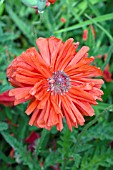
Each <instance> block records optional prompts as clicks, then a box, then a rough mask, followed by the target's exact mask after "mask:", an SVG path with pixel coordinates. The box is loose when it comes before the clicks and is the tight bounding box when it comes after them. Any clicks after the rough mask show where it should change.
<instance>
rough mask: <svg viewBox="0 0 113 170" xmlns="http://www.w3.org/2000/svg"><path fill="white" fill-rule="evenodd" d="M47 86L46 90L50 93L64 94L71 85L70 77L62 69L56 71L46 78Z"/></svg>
mask: <svg viewBox="0 0 113 170" xmlns="http://www.w3.org/2000/svg"><path fill="white" fill-rule="evenodd" d="M48 83H49V88H48V90H47V91H50V92H51V93H52V94H55V95H56V94H61V95H63V94H65V93H66V92H68V91H69V88H70V87H71V83H70V78H69V76H67V74H66V73H64V72H63V71H57V72H55V73H53V76H52V77H51V78H48Z"/></svg>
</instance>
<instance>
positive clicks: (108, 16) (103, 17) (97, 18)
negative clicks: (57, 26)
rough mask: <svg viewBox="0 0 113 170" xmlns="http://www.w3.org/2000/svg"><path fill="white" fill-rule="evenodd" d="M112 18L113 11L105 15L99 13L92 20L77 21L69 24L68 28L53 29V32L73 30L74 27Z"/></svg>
mask: <svg viewBox="0 0 113 170" xmlns="http://www.w3.org/2000/svg"><path fill="white" fill-rule="evenodd" d="M112 19H113V13H110V14H106V15H101V16H98V17H95V18H93V19H92V20H87V21H84V22H81V23H79V24H76V25H73V26H70V27H68V28H64V29H61V30H58V31H55V33H60V32H66V31H71V30H75V29H77V28H81V27H83V26H86V25H90V24H93V23H94V22H96V23H97V22H104V21H107V20H112Z"/></svg>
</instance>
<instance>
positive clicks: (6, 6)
mask: <svg viewBox="0 0 113 170" xmlns="http://www.w3.org/2000/svg"><path fill="white" fill-rule="evenodd" d="M62 17H63V18H65V19H66V22H65V23H63V22H61V18H62ZM90 24H92V25H93V27H94V29H95V32H96V39H94V37H93V35H92V31H91V28H90V27H89V25H90ZM85 29H88V30H89V35H88V39H87V41H86V42H84V41H83V39H82V33H83V30H85ZM51 35H54V36H56V37H58V38H62V40H64V41H65V40H66V39H68V38H69V37H73V38H74V39H75V42H77V41H79V42H80V46H82V45H88V46H89V47H90V52H89V53H90V55H93V56H94V57H96V56H98V55H102V58H101V59H100V58H96V60H95V64H96V65H97V66H98V67H101V69H102V70H104V69H105V67H106V65H107V64H109V66H110V72H111V73H112V74H113V62H112V61H113V1H112V0H83V1H81V0H57V2H56V3H55V4H54V5H51V6H49V7H48V8H46V9H45V11H44V13H43V14H42V15H41V16H40V15H38V14H36V13H35V10H34V9H32V8H30V7H27V6H25V5H24V4H23V3H22V2H21V1H20V0H17V1H15V0H1V1H0V82H1V84H0V93H2V92H3V91H5V90H7V89H10V88H11V86H10V84H9V83H8V81H7V77H6V68H7V66H8V65H9V64H10V63H11V61H12V60H13V59H14V58H15V57H16V56H19V55H20V54H21V52H22V51H25V50H26V49H27V48H29V47H30V46H35V45H36V44H35V40H36V38H38V37H40V36H42V37H49V36H51ZM106 53H107V54H108V57H107V60H106V61H104V54H106ZM102 88H103V91H104V95H103V102H101V103H100V102H99V104H98V106H96V107H94V109H95V116H93V117H92V118H89V117H87V118H86V123H85V125H84V127H79V128H78V129H74V128H73V131H72V132H70V131H69V130H68V128H67V125H66V123H65V122H64V129H63V131H62V132H57V131H56V129H55V128H54V127H53V129H52V130H51V131H47V130H42V129H38V128H36V127H30V126H29V125H28V121H29V118H28V116H27V115H26V114H25V109H26V106H27V104H26V103H23V104H21V105H19V106H16V107H5V106H3V105H0V134H1V135H0V169H1V170H6V169H7V168H8V169H9V170H40V169H41V170H51V169H55V168H56V170H59V169H60V170H104V169H105V170H113V144H111V142H112V141H113V106H112V103H113V81H111V82H109V83H107V82H105V84H104V85H103V87H102ZM6 118H8V119H9V120H10V121H11V122H12V123H13V124H17V125H18V126H13V125H12V124H7V123H6ZM32 131H36V132H37V133H39V134H40V136H41V137H40V138H39V139H37V141H36V146H35V150H34V151H33V153H32V152H30V151H27V144H26V143H25V138H26V137H28V136H29V134H30V133H31V132H32ZM11 134H13V136H12V135H11ZM54 142H55V144H56V149H54ZM12 148H14V150H15V156H14V159H12V158H11V157H10V155H9V153H10V151H11V149H12ZM58 168H59V169H58Z"/></svg>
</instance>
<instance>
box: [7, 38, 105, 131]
mask: <svg viewBox="0 0 113 170" xmlns="http://www.w3.org/2000/svg"><path fill="white" fill-rule="evenodd" d="M36 44H37V46H38V50H39V51H37V50H36V48H35V47H32V48H29V49H28V50H27V51H26V52H23V53H22V54H21V55H20V56H19V57H17V58H16V59H14V60H13V62H12V63H11V65H10V66H9V67H8V69H7V76H8V78H9V81H10V83H11V84H12V85H13V86H15V88H14V89H12V90H11V91H10V93H9V94H10V96H15V103H14V104H15V105H17V104H19V103H22V102H25V101H27V100H30V103H29V105H28V108H27V110H26V114H27V115H31V114H32V116H31V119H30V122H29V124H30V125H35V126H37V127H40V128H46V129H48V130H50V129H51V127H52V126H56V127H57V130H60V131H61V130H62V128H63V123H62V120H63V118H66V121H67V125H68V127H69V129H70V130H72V126H74V127H78V124H79V125H83V124H84V122H85V119H84V116H93V115H94V110H93V108H92V105H96V104H97V102H96V99H98V100H101V95H102V94H103V92H102V91H101V90H100V88H101V86H102V84H103V80H101V79H93V77H95V76H101V75H102V71H101V70H100V68H97V67H95V66H93V65H90V63H91V62H93V60H94V57H90V58H88V53H87V52H88V50H89V48H88V47H86V46H83V47H82V48H81V49H80V50H79V51H78V52H77V51H76V49H77V47H78V44H79V43H73V39H72V38H70V39H68V40H67V41H66V42H62V41H61V40H60V39H58V38H55V37H50V38H39V39H37V40H36Z"/></svg>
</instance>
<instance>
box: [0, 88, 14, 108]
mask: <svg viewBox="0 0 113 170" xmlns="http://www.w3.org/2000/svg"><path fill="white" fill-rule="evenodd" d="M0 104H2V105H4V106H13V105H14V97H12V96H9V90H7V91H5V92H3V93H1V94H0Z"/></svg>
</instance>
